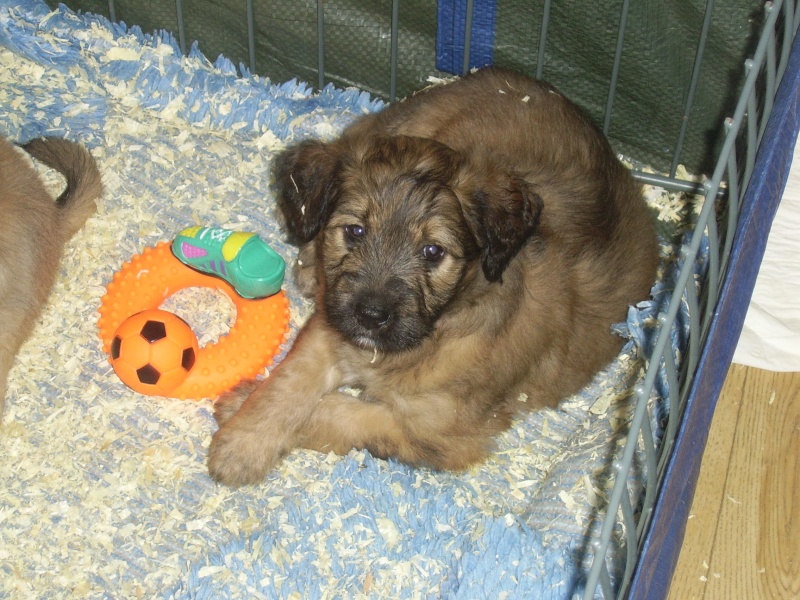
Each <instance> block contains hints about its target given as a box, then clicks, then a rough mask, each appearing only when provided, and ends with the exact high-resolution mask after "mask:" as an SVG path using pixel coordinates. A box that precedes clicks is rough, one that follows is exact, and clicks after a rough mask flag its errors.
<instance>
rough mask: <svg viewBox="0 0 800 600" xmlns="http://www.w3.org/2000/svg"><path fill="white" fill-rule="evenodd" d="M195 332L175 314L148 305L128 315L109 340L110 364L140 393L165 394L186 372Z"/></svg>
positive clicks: (192, 356)
mask: <svg viewBox="0 0 800 600" xmlns="http://www.w3.org/2000/svg"><path fill="white" fill-rule="evenodd" d="M197 352H198V346H197V336H195V334H194V332H193V331H192V329H191V327H189V325H188V324H187V323H186V321H184V320H183V319H181V318H180V317H179V316H177V315H175V314H173V313H170V312H167V311H164V310H159V309H148V310H143V311H142V312H139V313H136V314H135V315H133V316H131V317H128V318H127V319H125V321H123V322H122V324H121V325H120V326H119V328H118V329H117V331H116V332H115V334H114V338H113V339H112V340H111V366H113V367H114V371H116V373H117V375H118V376H119V378H120V379H121V380H122V381H123V382H124V383H125V384H126V385H127V386H129V387H130V388H132V389H133V390H135V391H137V392H140V393H142V394H157V395H161V396H165V395H168V394H169V393H170V392H171V391H172V390H174V389H175V388H176V387H178V386H179V385H180V384H181V383H183V382H184V380H186V378H187V377H188V376H189V372H190V371H191V370H192V367H193V366H194V364H195V361H196V359H197Z"/></svg>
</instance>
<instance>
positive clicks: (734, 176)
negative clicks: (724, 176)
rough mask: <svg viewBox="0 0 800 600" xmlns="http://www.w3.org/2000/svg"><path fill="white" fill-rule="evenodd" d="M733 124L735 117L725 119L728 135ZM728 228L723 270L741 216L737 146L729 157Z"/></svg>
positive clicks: (723, 269) (723, 255) (723, 251)
mask: <svg viewBox="0 0 800 600" xmlns="http://www.w3.org/2000/svg"><path fill="white" fill-rule="evenodd" d="M732 125H733V119H725V134H726V135H727V133H728V130H730V128H731V126H732ZM728 192H729V194H728V206H727V210H728V229H727V231H726V233H725V247H724V248H723V250H722V267H721V268H722V272H723V273H724V272H725V268H726V267H727V265H728V258H729V257H730V254H731V248H732V246H733V236H734V234H735V233H736V222H737V220H738V218H739V200H740V195H739V164H738V162H737V160H736V146H734V147H733V148H732V149H731V155H730V156H729V157H728Z"/></svg>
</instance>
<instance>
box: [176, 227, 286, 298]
mask: <svg viewBox="0 0 800 600" xmlns="http://www.w3.org/2000/svg"><path fill="white" fill-rule="evenodd" d="M172 253H173V254H174V255H175V256H176V258H177V259H178V260H179V261H181V262H182V263H183V264H185V265H187V266H189V267H191V268H193V269H197V270H198V271H202V272H203V273H207V274H208V275H215V276H217V277H220V278H222V279H224V280H225V281H227V282H228V283H229V284H231V286H232V287H233V289H234V290H236V293H237V294H239V295H240V296H241V297H242V298H251V299H252V298H266V297H267V296H272V295H273V294H277V293H278V292H279V291H280V289H281V286H282V285H283V276H284V272H285V270H286V263H285V262H284V261H283V259H282V258H281V257H280V256H279V255H278V254H277V253H276V252H275V251H274V250H273V249H272V248H270V247H269V246H268V245H267V244H266V242H264V240H262V239H261V238H260V237H258V236H257V235H256V234H255V233H245V232H241V231H229V230H227V229H219V228H215V227H189V228H188V229H184V230H183V231H181V232H180V233H179V234H178V235H177V236H176V237H175V239H174V240H173V242H172Z"/></svg>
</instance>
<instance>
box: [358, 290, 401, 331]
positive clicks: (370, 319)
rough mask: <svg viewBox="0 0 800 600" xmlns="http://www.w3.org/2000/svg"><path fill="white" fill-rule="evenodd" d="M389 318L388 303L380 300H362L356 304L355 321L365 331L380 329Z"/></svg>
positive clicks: (389, 309)
mask: <svg viewBox="0 0 800 600" xmlns="http://www.w3.org/2000/svg"><path fill="white" fill-rule="evenodd" d="M391 317H392V311H391V307H390V306H389V303H388V302H387V301H385V300H382V299H381V298H364V299H362V300H359V302H358V303H357V304H356V319H357V320H358V322H359V323H360V324H361V326H362V327H364V328H366V329H380V328H381V327H383V326H384V325H386V323H388V322H389V319H390V318H391Z"/></svg>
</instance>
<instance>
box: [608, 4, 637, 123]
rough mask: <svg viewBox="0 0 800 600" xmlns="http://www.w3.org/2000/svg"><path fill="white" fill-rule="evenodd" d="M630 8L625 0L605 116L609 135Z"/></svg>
mask: <svg viewBox="0 0 800 600" xmlns="http://www.w3.org/2000/svg"><path fill="white" fill-rule="evenodd" d="M629 10H630V0H623V2H622V14H621V15H620V18H619V32H618V33H617V49H616V51H615V52H614V66H613V68H612V69H611V83H610V84H609V86H608V99H607V100H606V113H605V117H604V118H603V133H605V134H606V135H608V131H609V130H610V129H611V112H612V110H613V108H614V97H615V96H616V95H617V78H618V77H619V67H620V64H621V63H622V46H623V44H624V41H625V29H626V28H627V26H628V11H629Z"/></svg>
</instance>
